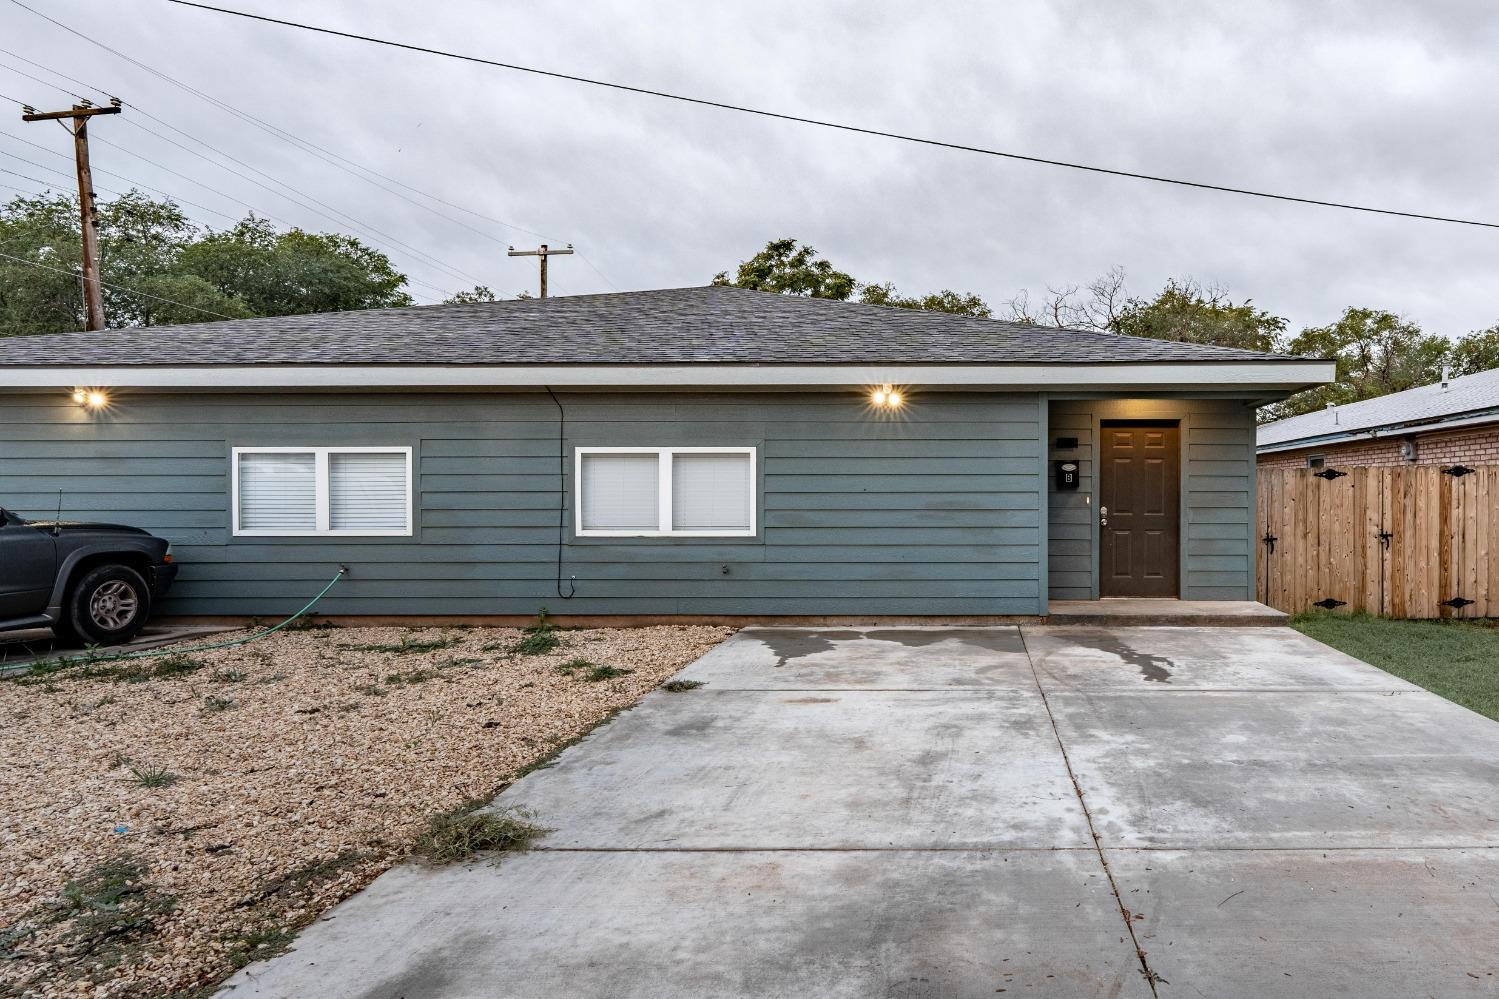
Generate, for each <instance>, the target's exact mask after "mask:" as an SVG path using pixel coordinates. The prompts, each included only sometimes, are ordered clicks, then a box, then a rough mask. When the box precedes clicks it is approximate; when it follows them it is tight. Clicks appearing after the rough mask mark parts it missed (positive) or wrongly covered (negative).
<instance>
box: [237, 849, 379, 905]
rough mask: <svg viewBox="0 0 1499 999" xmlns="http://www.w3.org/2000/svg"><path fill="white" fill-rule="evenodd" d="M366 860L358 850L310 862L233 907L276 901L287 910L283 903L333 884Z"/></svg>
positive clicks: (269, 883)
mask: <svg viewBox="0 0 1499 999" xmlns="http://www.w3.org/2000/svg"><path fill="white" fill-rule="evenodd" d="M366 856H367V855H366V854H365V853H363V852H361V851H359V850H344V851H343V852H342V853H336V854H334V855H333V856H331V857H324V858H322V859H320V860H313V861H309V862H308V863H305V864H303V865H302V866H300V867H294V868H292V869H291V870H289V871H287V872H286V873H285V874H283V875H281V876H280V877H278V878H276V879H274V880H272V881H268V882H266V884H264V885H263V886H261V888H260V889H259V890H258V891H256V892H254V893H253V894H251V895H248V896H246V897H245V898H242V899H240V900H239V901H238V902H236V903H235V904H234V907H235V908H236V909H247V908H250V907H252V906H257V905H261V904H263V903H265V902H269V901H271V900H272V899H275V900H276V902H277V904H278V905H280V906H282V907H283V908H285V907H287V906H286V904H285V903H287V902H289V901H290V900H292V899H296V898H300V897H302V896H303V895H306V894H308V893H309V892H310V891H312V890H314V889H316V888H319V887H321V886H322V885H323V884H325V883H326V882H329V881H332V880H333V879H334V878H336V877H338V875H340V874H342V873H343V872H344V871H346V870H348V869H349V868H351V867H355V866H357V865H359V864H360V863H362V862H363V861H364V860H365V859H366Z"/></svg>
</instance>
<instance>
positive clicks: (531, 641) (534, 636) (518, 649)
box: [511, 628, 562, 656]
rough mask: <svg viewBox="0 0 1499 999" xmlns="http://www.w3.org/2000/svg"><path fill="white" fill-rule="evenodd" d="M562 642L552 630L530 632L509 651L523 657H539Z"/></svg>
mask: <svg viewBox="0 0 1499 999" xmlns="http://www.w3.org/2000/svg"><path fill="white" fill-rule="evenodd" d="M561 644H562V641H561V639H559V638H558V637H557V635H556V633H555V632H554V631H552V629H550V628H548V629H547V630H545V631H530V632H527V634H526V637H525V638H522V639H521V640H520V641H519V642H516V643H515V646H514V647H513V648H512V649H511V651H512V652H515V653H518V654H519V655H523V656H541V655H545V654H546V653H548V652H551V651H552V650H553V649H555V648H556V647H557V646H558V645H561Z"/></svg>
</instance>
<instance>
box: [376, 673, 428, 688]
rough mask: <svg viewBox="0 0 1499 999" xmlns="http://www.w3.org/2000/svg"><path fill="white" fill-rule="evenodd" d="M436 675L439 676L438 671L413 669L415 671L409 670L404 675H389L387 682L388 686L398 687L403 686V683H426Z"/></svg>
mask: <svg viewBox="0 0 1499 999" xmlns="http://www.w3.org/2000/svg"><path fill="white" fill-rule="evenodd" d="M436 675H437V671H436V670H430V669H413V670H407V671H406V672H404V673H390V674H388V675H387V676H386V677H385V682H386V683H388V684H390V685H391V686H397V685H399V684H403V683H404V684H414V683H425V682H426V681H428V680H430V679H432V678H433V677H434V676H436Z"/></svg>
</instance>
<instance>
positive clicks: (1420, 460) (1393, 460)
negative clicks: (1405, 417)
mask: <svg viewBox="0 0 1499 999" xmlns="http://www.w3.org/2000/svg"><path fill="white" fill-rule="evenodd" d="M1406 438H1409V439H1411V440H1414V441H1415V442H1416V460H1415V461H1413V462H1407V461H1406V460H1405V459H1404V458H1402V457H1400V442H1401V441H1402V440H1404V439H1406ZM1310 455H1322V456H1323V457H1324V458H1326V459H1327V461H1326V465H1327V466H1328V467H1336V466H1338V465H1355V466H1363V465H1407V464H1410V465H1459V464H1460V465H1499V424H1494V423H1488V424H1483V425H1481V426H1475V427H1464V428H1462V429H1459V430H1442V431H1433V432H1429V433H1424V434H1421V433H1416V434H1408V435H1401V436H1391V437H1378V438H1375V439H1373V440H1364V441H1345V442H1343V443H1340V444H1329V445H1326V446H1323V447H1307V448H1297V449H1295V450H1293V451H1277V452H1275V453H1274V454H1262V455H1260V456H1259V464H1260V467H1262V468H1287V467H1289V468H1304V467H1305V466H1306V459H1307V458H1308V456H1310Z"/></svg>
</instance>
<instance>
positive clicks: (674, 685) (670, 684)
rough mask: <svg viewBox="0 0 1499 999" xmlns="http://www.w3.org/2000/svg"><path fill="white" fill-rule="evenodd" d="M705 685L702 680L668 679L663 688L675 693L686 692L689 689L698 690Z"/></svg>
mask: <svg viewBox="0 0 1499 999" xmlns="http://www.w3.org/2000/svg"><path fill="white" fill-rule="evenodd" d="M702 685H703V681H701V680H667V681H666V682H665V683H663V684H662V685H661V689H662V690H665V691H669V692H670V693H673V694H685V693H686V692H687V691H689V690H696V689H697V688H699V687H701V686H702Z"/></svg>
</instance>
